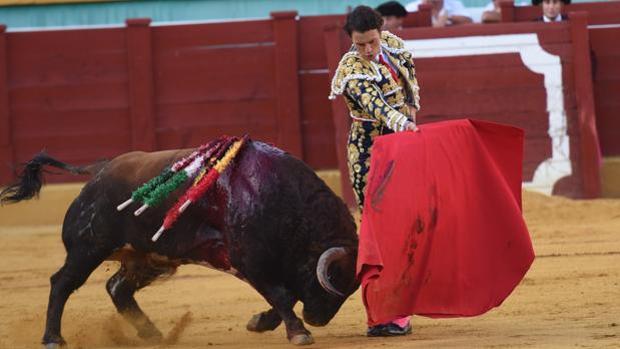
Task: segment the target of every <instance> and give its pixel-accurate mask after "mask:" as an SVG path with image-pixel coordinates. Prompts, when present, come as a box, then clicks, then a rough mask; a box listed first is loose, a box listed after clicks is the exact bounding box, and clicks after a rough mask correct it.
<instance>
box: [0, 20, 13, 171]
mask: <svg viewBox="0 0 620 349" xmlns="http://www.w3.org/2000/svg"><path fill="white" fill-rule="evenodd" d="M5 30H6V26H4V25H0V159H2V161H1V162H0V183H7V182H9V181H11V180H13V177H14V176H13V172H12V171H11V167H12V166H14V164H15V163H14V159H13V141H12V138H13V134H12V132H11V114H10V111H9V89H8V86H7V85H8V76H7V72H8V70H7V67H8V62H7V52H6V32H5Z"/></svg>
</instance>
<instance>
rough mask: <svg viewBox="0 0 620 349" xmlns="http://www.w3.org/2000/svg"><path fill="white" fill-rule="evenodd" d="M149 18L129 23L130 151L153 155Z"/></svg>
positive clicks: (151, 66) (153, 133)
mask: <svg viewBox="0 0 620 349" xmlns="http://www.w3.org/2000/svg"><path fill="white" fill-rule="evenodd" d="M150 23H151V20H150V19H149V18H137V19H129V20H127V61H128V72H127V73H128V74H127V75H128V78H129V103H130V107H129V108H130V117H131V148H132V149H135V150H143V151H153V150H155V149H156V148H157V145H156V143H155V125H154V118H153V111H154V108H153V105H154V103H153V63H152V56H153V54H152V51H151V28H150V27H149V24H150Z"/></svg>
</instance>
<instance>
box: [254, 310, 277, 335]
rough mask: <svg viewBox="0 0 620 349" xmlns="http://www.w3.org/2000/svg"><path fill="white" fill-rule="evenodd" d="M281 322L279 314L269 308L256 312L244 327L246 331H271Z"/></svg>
mask: <svg viewBox="0 0 620 349" xmlns="http://www.w3.org/2000/svg"><path fill="white" fill-rule="evenodd" d="M281 323H282V318H281V317H280V314H278V312H277V311H276V310H275V309H274V308H271V309H269V310H267V311H263V312H262V313H258V314H256V315H254V316H252V318H251V319H250V321H248V324H247V326H246V328H247V329H248V331H253V332H265V331H273V330H275V329H276V328H277V327H278V326H280V324H281Z"/></svg>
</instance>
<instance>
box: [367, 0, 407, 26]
mask: <svg viewBox="0 0 620 349" xmlns="http://www.w3.org/2000/svg"><path fill="white" fill-rule="evenodd" d="M375 10H376V11H377V12H379V13H380V14H381V16H382V17H383V28H382V30H387V31H389V32H393V31H395V30H400V29H403V19H404V18H405V17H407V10H406V9H405V7H404V6H403V5H401V4H400V3H399V2H398V1H388V2H384V3H383V4H381V5H379V6H377V8H376V9H375Z"/></svg>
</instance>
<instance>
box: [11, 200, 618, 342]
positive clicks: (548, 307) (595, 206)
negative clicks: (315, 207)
mask: <svg viewBox="0 0 620 349" xmlns="http://www.w3.org/2000/svg"><path fill="white" fill-rule="evenodd" d="M1 209H2V208H0V210H1ZM524 209H525V216H526V220H527V223H528V226H529V229H530V233H531V235H532V239H533V242H534V248H535V250H536V254H537V259H536V260H535V262H534V265H533V267H532V268H531V270H530V271H529V273H528V274H527V276H526V278H525V279H524V280H523V282H522V283H521V285H519V286H518V287H517V289H516V290H515V292H514V293H513V294H512V295H511V296H510V297H509V298H508V299H507V300H506V301H505V303H504V304H503V305H502V306H501V307H500V308H498V309H495V310H493V311H491V312H489V313H487V314H485V315H483V316H480V317H476V318H465V319H449V320H446V319H443V320H442V319H439V320H437V319H426V318H421V317H416V318H414V321H413V324H414V334H413V335H411V336H408V337H404V338H388V339H384V338H380V339H376V338H373V339H369V338H366V337H365V336H364V333H365V325H364V324H365V315H364V309H363V306H362V303H361V299H360V295H359V293H356V294H354V295H353V296H352V297H351V298H350V299H349V300H348V301H347V302H346V303H345V305H344V306H343V308H342V309H341V311H340V312H339V313H338V314H337V315H336V317H335V318H334V319H333V320H332V322H331V323H330V324H329V325H328V326H327V327H323V328H312V327H309V326H308V328H309V329H310V330H311V331H312V333H313V335H314V338H315V341H316V344H314V345H312V346H310V347H309V348H361V347H365V348H430V347H433V348H526V347H527V348H569V347H580V348H620V301H619V300H620V285H619V284H620V200H590V201H572V200H568V199H564V198H548V197H543V196H540V195H537V194H528V193H526V194H525V195H524ZM1 224H2V223H1V222H0V261H1V263H0V348H11V349H12V348H39V347H40V345H39V342H40V339H41V336H42V334H43V326H44V316H45V309H46V306H47V297H48V292H49V277H50V275H51V274H52V273H54V272H55V271H56V270H57V269H58V268H59V267H60V266H61V264H62V261H63V259H64V257H65V253H64V249H63V246H62V243H61V241H60V227H59V226H42V227H41V226H39V227H19V228H10V229H9V228H6V227H4V228H3V227H2V225H1ZM116 269H117V265H116V264H114V263H111V262H110V263H105V264H104V265H102V266H100V267H99V268H98V269H97V270H96V271H95V273H94V274H93V275H92V276H91V277H90V279H89V280H88V282H87V283H86V285H84V286H83V287H82V288H81V289H80V290H78V291H77V292H76V293H74V294H73V295H72V296H71V298H70V299H69V302H68V303H67V307H66V310H65V315H64V318H63V334H64V337H65V339H66V340H67V341H68V342H69V347H70V348H85V349H86V348H88V349H91V348H134V347H142V348H206V347H219V348H255V347H259V346H260V347H262V348H292V347H293V346H292V345H289V344H288V342H287V341H286V336H285V332H284V328H283V327H282V326H281V327H280V328H278V329H277V330H275V331H274V332H271V333H264V334H256V333H250V332H248V331H246V330H245V324H246V322H247V320H248V319H249V318H250V317H251V315H252V314H254V313H256V312H259V311H262V310H265V309H267V304H266V302H265V301H264V300H263V299H262V298H261V297H260V296H259V295H258V294H257V293H256V292H255V291H254V290H252V289H251V288H250V286H248V285H246V284H245V283H243V282H241V281H238V280H237V279H235V278H233V277H232V276H229V275H226V274H223V273H218V272H215V271H211V270H208V269H205V268H201V267H195V266H186V267H183V268H181V269H180V271H179V272H178V273H177V274H176V275H175V276H173V277H172V278H171V279H169V280H167V281H165V282H159V283H156V284H154V285H152V286H150V287H147V288H146V289H144V290H143V291H140V292H139V293H138V295H137V299H138V302H139V303H140V305H141V306H142V308H143V309H144V310H145V312H146V313H147V314H148V315H149V316H150V317H151V319H152V320H153V321H154V322H155V324H157V326H158V327H159V328H160V329H161V330H162V332H164V333H167V338H166V343H165V344H160V345H156V346H153V345H148V344H145V343H143V342H141V341H140V339H139V338H138V337H137V336H136V335H135V332H134V330H133V329H132V328H131V327H129V325H128V324H127V323H126V322H125V321H124V320H123V319H122V318H120V317H119V316H118V315H117V314H116V311H115V309H114V306H113V304H112V302H111V300H110V299H109V297H108V295H107V293H106V291H105V281H106V280H107V279H108V278H109V277H110V276H111V275H112V274H113V273H114V272H115V271H116Z"/></svg>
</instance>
